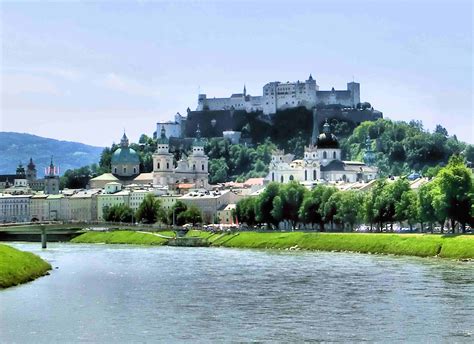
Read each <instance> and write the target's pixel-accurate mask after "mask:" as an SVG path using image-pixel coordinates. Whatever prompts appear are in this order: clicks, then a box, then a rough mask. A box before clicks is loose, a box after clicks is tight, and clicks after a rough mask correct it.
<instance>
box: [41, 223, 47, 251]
mask: <svg viewBox="0 0 474 344" xmlns="http://www.w3.org/2000/svg"><path fill="white" fill-rule="evenodd" d="M46 246H47V238H46V228H44V226H41V248H46Z"/></svg>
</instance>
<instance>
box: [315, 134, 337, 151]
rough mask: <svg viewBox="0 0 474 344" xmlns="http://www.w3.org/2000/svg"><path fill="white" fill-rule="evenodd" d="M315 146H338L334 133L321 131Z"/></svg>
mask: <svg viewBox="0 0 474 344" xmlns="http://www.w3.org/2000/svg"><path fill="white" fill-rule="evenodd" d="M316 146H317V147H318V149H319V148H339V141H338V140H337V137H336V135H334V134H331V133H322V134H320V135H319V136H318V140H317V142H316Z"/></svg>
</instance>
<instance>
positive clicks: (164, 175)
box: [153, 126, 174, 185]
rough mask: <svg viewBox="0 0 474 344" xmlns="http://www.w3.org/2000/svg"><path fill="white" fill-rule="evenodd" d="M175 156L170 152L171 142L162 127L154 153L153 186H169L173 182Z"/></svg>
mask: <svg viewBox="0 0 474 344" xmlns="http://www.w3.org/2000/svg"><path fill="white" fill-rule="evenodd" d="M173 170H174V164H173V154H171V153H170V151H169V140H168V138H167V137H166V130H165V127H164V126H161V135H160V137H159V138H158V140H157V145H156V151H155V153H153V184H156V185H168V184H170V183H172V182H173V180H172V179H173V178H172V174H173Z"/></svg>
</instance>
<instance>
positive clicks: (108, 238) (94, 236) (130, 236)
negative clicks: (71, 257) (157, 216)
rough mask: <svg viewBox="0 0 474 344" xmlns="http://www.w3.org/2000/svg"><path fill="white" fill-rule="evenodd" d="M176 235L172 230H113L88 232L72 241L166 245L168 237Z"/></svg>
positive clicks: (81, 242)
mask: <svg viewBox="0 0 474 344" xmlns="http://www.w3.org/2000/svg"><path fill="white" fill-rule="evenodd" d="M162 236H166V237H174V236H175V233H174V232H171V231H162V232H159V235H156V233H154V232H133V231H112V232H88V233H84V234H81V235H79V236H77V237H75V238H74V239H72V240H71V242H73V243H76V244H129V245H164V244H166V243H167V242H168V239H166V238H163V237H162Z"/></svg>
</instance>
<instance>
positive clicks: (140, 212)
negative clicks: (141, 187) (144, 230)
mask: <svg viewBox="0 0 474 344" xmlns="http://www.w3.org/2000/svg"><path fill="white" fill-rule="evenodd" d="M160 211H161V203H160V201H159V200H158V199H156V198H155V196H154V195H152V194H147V195H146V196H145V198H144V199H143V201H142V203H141V204H140V206H139V207H138V209H137V212H136V218H137V221H140V222H143V223H155V222H157V221H158V218H159V214H160Z"/></svg>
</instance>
